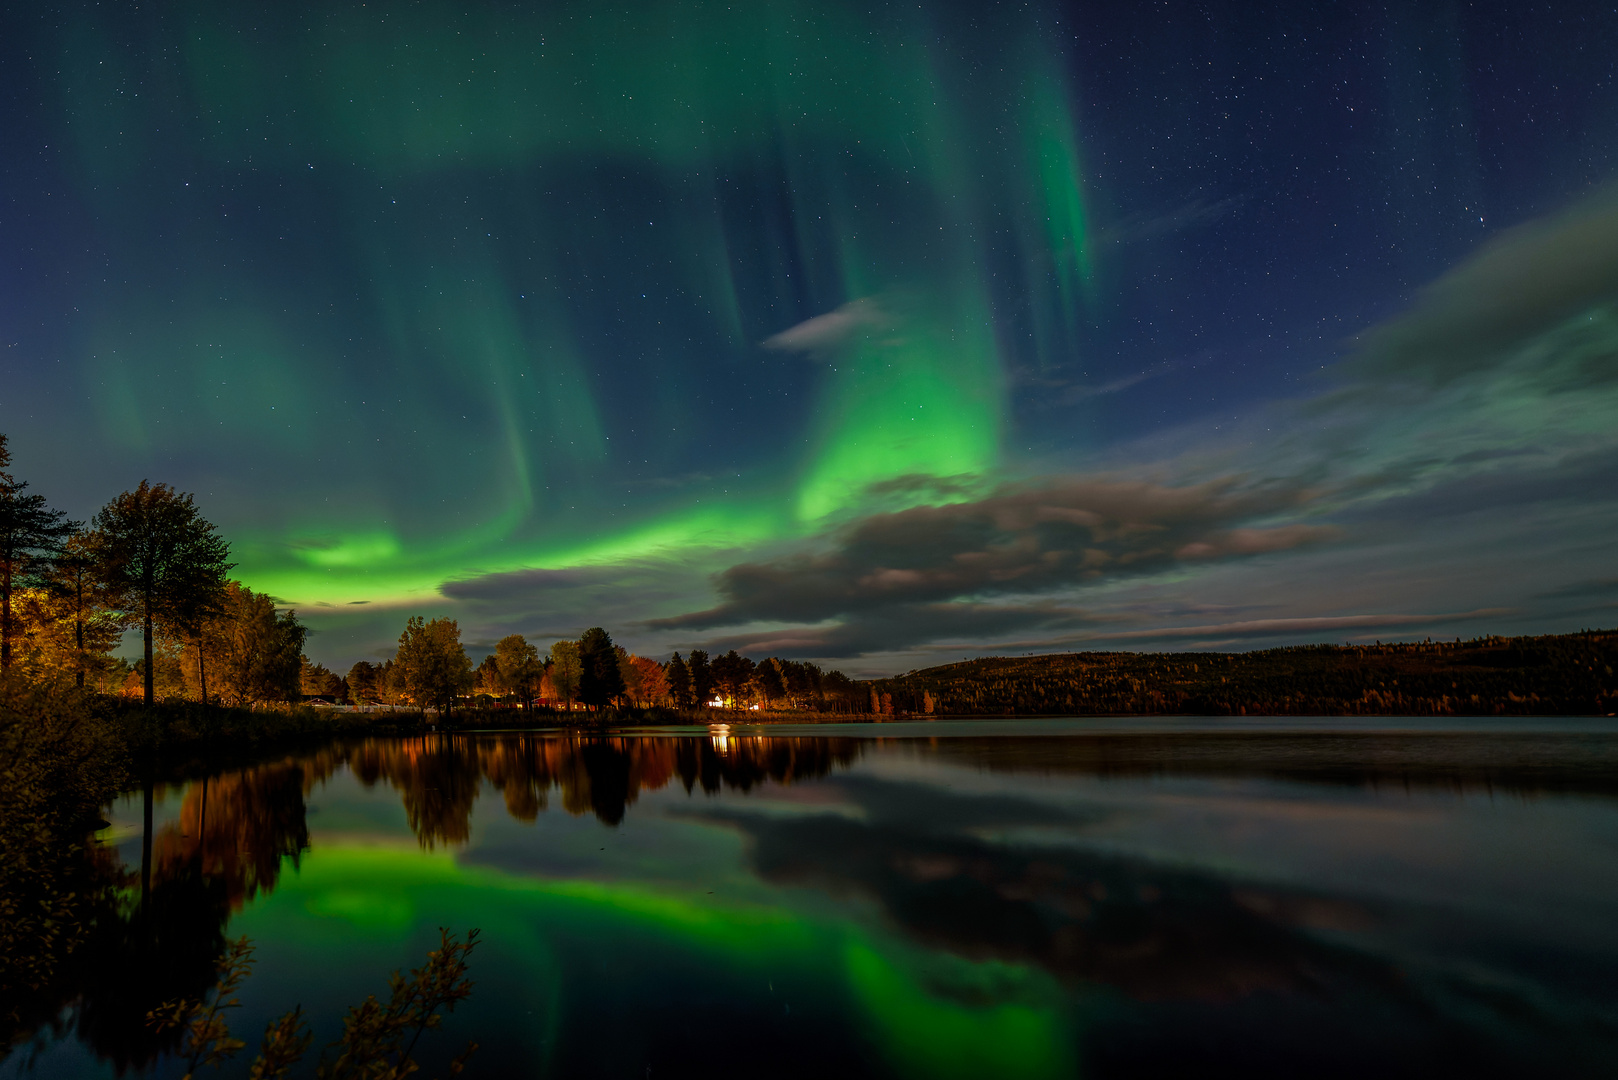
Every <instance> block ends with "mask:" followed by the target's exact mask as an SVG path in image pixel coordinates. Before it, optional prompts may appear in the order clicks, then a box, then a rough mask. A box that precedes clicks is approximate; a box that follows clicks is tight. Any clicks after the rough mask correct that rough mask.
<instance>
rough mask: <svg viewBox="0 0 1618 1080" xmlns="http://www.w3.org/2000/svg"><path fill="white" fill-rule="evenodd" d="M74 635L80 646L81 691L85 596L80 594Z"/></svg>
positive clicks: (81, 686)
mask: <svg viewBox="0 0 1618 1080" xmlns="http://www.w3.org/2000/svg"><path fill="white" fill-rule="evenodd" d="M73 634H74V637H75V639H76V640H77V642H78V646H79V675H78V680H79V689H80V690H83V689H84V594H83V592H82V591H81V592H80V594H79V608H78V611H77V612H76V613H75V616H74V619H73Z"/></svg>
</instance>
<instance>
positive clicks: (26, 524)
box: [0, 435, 77, 670]
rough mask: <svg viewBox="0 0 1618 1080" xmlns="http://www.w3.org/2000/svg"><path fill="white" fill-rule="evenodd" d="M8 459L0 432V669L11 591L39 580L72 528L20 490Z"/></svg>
mask: <svg viewBox="0 0 1618 1080" xmlns="http://www.w3.org/2000/svg"><path fill="white" fill-rule="evenodd" d="M10 464H11V451H10V449H8V448H7V446H6V437H5V436H4V435H0V670H9V669H10V667H11V638H12V635H13V634H14V633H15V629H16V624H15V621H14V619H13V617H12V611H11V599H12V595H13V593H14V592H16V591H17V590H19V589H24V588H29V587H33V586H37V585H43V584H45V582H46V579H47V577H48V576H49V574H50V572H51V570H52V568H53V567H54V565H55V560H56V557H57V556H58V555H60V554H61V551H62V545H63V544H65V543H66V542H67V539H68V537H70V536H72V535H73V533H74V531H75V530H76V529H77V525H76V524H75V523H74V522H71V521H68V520H67V516H66V515H65V514H63V513H62V512H61V511H60V510H52V509H51V508H50V507H48V506H46V505H45V496H43V495H28V494H25V492H26V489H27V487H28V482H27V481H26V480H23V481H18V480H15V479H13V478H12V475H11V473H9V472H7V471H6V470H7V468H8V467H9V466H10Z"/></svg>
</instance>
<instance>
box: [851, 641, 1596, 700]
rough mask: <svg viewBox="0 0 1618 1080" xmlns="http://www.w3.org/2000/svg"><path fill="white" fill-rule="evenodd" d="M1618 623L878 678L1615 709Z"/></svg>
mask: <svg viewBox="0 0 1618 1080" xmlns="http://www.w3.org/2000/svg"><path fill="white" fill-rule="evenodd" d="M1615 667H1618V631H1612V630H1601V631H1587V632H1584V633H1578V634H1562V635H1558V636H1547V637H1516V638H1502V637H1486V638H1477V639H1475V640H1472V641H1465V642H1420V643H1413V644H1388V645H1382V644H1377V645H1302V646H1294V647H1291V648H1284V649H1266V650H1264V651H1262V652H1246V653H1189V652H1187V653H1122V652H1094V653H1056V654H1051V655H1046V656H996V657H986V658H984V659H981V660H967V661H963V662H961V663H958V664H946V665H944V666H943V667H935V668H927V669H925V670H922V671H912V672H910V673H908V674H905V675H901V676H898V677H897V678H892V679H879V680H876V681H874V682H872V683H871V684H870V685H871V690H872V694H873V711H883V712H893V713H912V714H926V713H934V714H948V715H957V716H959V715H978V716H982V715H1005V714H1016V715H1024V716H1027V715H1047V716H1051V715H1061V716H1076V715H1119V714H1148V715H1149V714H1173V713H1189V714H1200V715H1216V716H1227V715H1248V716H1264V715H1273V716H1344V715H1348V716H1378V715H1384V716H1393V715H1397V716H1428V715H1448V714H1454V715H1463V716H1465V715H1472V716H1479V715H1482V716H1491V715H1535V714H1537V715H1592V714H1594V715H1603V716H1607V715H1612V714H1613V713H1614V712H1615V711H1618V677H1615V676H1614V675H1613V670H1614V668H1615Z"/></svg>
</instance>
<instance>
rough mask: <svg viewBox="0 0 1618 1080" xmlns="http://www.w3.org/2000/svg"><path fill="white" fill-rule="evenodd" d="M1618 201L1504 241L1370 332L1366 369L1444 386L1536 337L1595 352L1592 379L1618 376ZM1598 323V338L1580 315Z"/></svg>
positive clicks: (1363, 359)
mask: <svg viewBox="0 0 1618 1080" xmlns="http://www.w3.org/2000/svg"><path fill="white" fill-rule="evenodd" d="M1615 299H1618V195H1615V194H1614V193H1613V192H1611V191H1608V192H1604V193H1602V194H1601V195H1599V196H1596V197H1593V198H1591V199H1587V200H1585V201H1583V202H1580V203H1578V204H1576V205H1574V206H1573V207H1571V208H1570V209H1568V210H1566V211H1564V212H1563V213H1561V214H1557V215H1553V216H1550V217H1546V218H1541V219H1538V220H1535V221H1530V222H1528V223H1526V224H1524V225H1519V226H1517V227H1516V228H1514V229H1511V230H1509V231H1507V232H1505V233H1504V234H1502V235H1501V236H1500V237H1499V238H1498V239H1496V240H1495V241H1493V242H1492V243H1490V244H1488V245H1487V246H1486V247H1484V248H1483V250H1482V251H1480V252H1479V253H1478V254H1477V255H1475V256H1473V257H1472V258H1470V259H1468V260H1466V261H1465V262H1463V263H1461V264H1460V265H1459V266H1457V267H1455V268H1454V269H1452V270H1450V271H1449V272H1448V273H1446V274H1444V275H1443V276H1442V277H1440V278H1439V279H1438V280H1437V281H1434V282H1433V283H1432V284H1430V285H1428V286H1427V287H1426V288H1425V289H1423V290H1422V291H1421V294H1420V296H1419V297H1418V298H1417V300H1416V302H1415V304H1414V305H1412V306H1411V308H1410V309H1409V310H1408V311H1406V312H1405V313H1404V314H1402V315H1400V316H1398V317H1397V318H1395V319H1392V320H1390V321H1388V322H1385V323H1383V324H1381V325H1380V326H1377V327H1374V328H1373V329H1371V330H1369V331H1367V332H1366V333H1365V334H1364V335H1363V336H1362V338H1361V347H1360V357H1359V362H1360V364H1361V365H1362V366H1363V368H1364V369H1365V370H1366V371H1367V373H1368V374H1371V375H1373V376H1374V377H1381V378H1386V377H1393V378H1400V379H1418V380H1422V381H1427V382H1431V383H1434V384H1441V383H1445V382H1449V381H1451V380H1453V379H1456V378H1459V377H1461V376H1463V375H1466V374H1468V373H1470V372H1472V371H1474V370H1476V369H1478V368H1480V367H1485V366H1489V365H1491V364H1495V363H1498V362H1499V361H1501V360H1502V359H1504V358H1506V357H1507V356H1508V355H1510V354H1511V353H1512V352H1514V351H1515V350H1517V349H1519V348H1520V347H1522V346H1525V345H1527V344H1528V343H1530V342H1531V341H1532V340H1533V339H1534V338H1536V337H1539V336H1540V335H1544V334H1547V333H1551V332H1553V331H1558V330H1559V331H1561V336H1563V337H1566V338H1568V339H1569V340H1567V341H1566V342H1564V343H1563V344H1564V346H1571V347H1573V348H1574V349H1575V350H1578V349H1580V348H1581V347H1582V348H1583V349H1584V350H1585V351H1586V352H1588V351H1589V349H1590V346H1591V345H1592V344H1594V345H1595V348H1594V351H1593V353H1591V354H1590V355H1588V356H1587V357H1586V359H1587V360H1588V361H1589V363H1590V365H1591V371H1590V372H1589V374H1591V375H1593V376H1595V377H1597V378H1600V379H1602V380H1610V379H1613V378H1618V363H1615V362H1614V360H1615V358H1618V350H1615V349H1614V348H1612V345H1613V344H1615V343H1618V334H1615V333H1614V332H1613V329H1614V325H1613V324H1614V316H1613V312H1612V310H1611V309H1610V308H1608V307H1605V305H1606V304H1607V303H1608V302H1609V301H1613V300H1615ZM1591 309H1600V310H1599V312H1597V313H1596V314H1594V315H1591V316H1589V317H1587V318H1586V319H1584V320H1583V321H1584V322H1585V323H1586V324H1590V323H1591V322H1592V320H1594V322H1597V323H1599V324H1600V325H1599V326H1596V327H1595V329H1596V330H1597V331H1598V333H1596V334H1595V337H1596V338H1597V339H1599V341H1596V342H1592V341H1581V340H1580V339H1581V338H1588V337H1590V334H1589V332H1588V330H1589V327H1588V326H1584V327H1581V325H1580V324H1579V322H1578V321H1576V320H1577V317H1579V316H1581V315H1585V314H1586V313H1589V312H1591Z"/></svg>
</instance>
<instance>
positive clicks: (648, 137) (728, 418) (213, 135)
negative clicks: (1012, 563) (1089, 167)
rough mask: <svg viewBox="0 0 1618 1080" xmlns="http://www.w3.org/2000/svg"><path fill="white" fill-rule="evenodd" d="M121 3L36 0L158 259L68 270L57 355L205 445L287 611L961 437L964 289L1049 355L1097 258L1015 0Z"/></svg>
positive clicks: (1064, 96) (980, 334) (836, 515)
mask: <svg viewBox="0 0 1618 1080" xmlns="http://www.w3.org/2000/svg"><path fill="white" fill-rule="evenodd" d="M113 17H114V16H112V15H110V14H103V15H96V14H90V15H87V16H86V17H85V18H84V19H83V20H78V21H75V22H74V23H73V24H72V25H68V26H66V27H64V28H61V29H60V30H53V31H52V32H51V33H52V35H54V37H53V41H54V46H55V48H56V52H57V55H58V56H59V58H60V63H61V66H62V75H61V78H60V81H59V83H58V84H57V85H56V86H55V92H56V94H57V98H56V105H57V107H58V108H59V109H60V110H61V113H62V115H63V116H64V118H65V119H64V123H65V131H66V133H67V137H68V139H69V140H70V142H71V150H72V160H73V161H75V162H76V168H77V170H78V177H79V180H80V184H81V192H80V194H81V197H82V198H84V199H85V200H86V201H87V202H88V203H89V204H90V206H91V207H92V208H93V209H94V211H95V212H96V213H97V214H98V215H99V216H100V217H102V218H103V219H106V220H109V221H114V220H115V221H119V222H121V223H122V224H120V225H119V226H117V231H116V235H115V236H114V237H113V238H112V240H111V241H109V242H110V243H112V244H113V245H114V246H115V247H116V248H118V249H119V252H120V253H121V254H123V255H129V254H130V253H133V252H138V251H143V250H144V251H156V250H160V251H162V252H164V256H165V257H164V259H162V260H158V261H159V262H164V263H166V264H167V268H166V269H160V270H156V271H154V274H153V277H152V279H151V280H150V281H146V282H133V283H132V282H124V283H121V284H119V285H117V287H114V286H111V285H109V286H107V287H106V289H105V291H104V293H103V294H102V295H100V296H99V297H98V302H97V305H96V307H95V308H94V309H92V310H93V311H94V314H93V315H91V316H90V317H89V323H90V326H89V329H88V330H87V331H86V332H85V335H84V338H83V342H82V348H83V349H84V353H85V356H86V357H87V369H88V371H89V372H90V375H89V377H88V379H87V383H88V385H87V390H88V392H89V394H90V395H91V397H92V398H93V400H94V402H95V407H96V410H97V415H98V416H99V418H100V420H101V422H102V425H103V427H104V429H105V431H106V432H108V433H109V435H108V436H107V437H108V438H109V439H110V440H111V441H112V443H113V445H114V446H115V448H116V449H117V450H118V451H119V452H121V453H122V454H124V455H125V456H126V457H127V458H128V459H130V460H133V461H143V462H151V461H159V460H172V459H174V458H177V457H186V458H191V459H201V460H203V461H205V462H208V463H209V465H208V466H204V467H203V469H202V472H203V474H204V475H210V476H213V477H216V478H217V483H216V484H215V485H213V491H212V492H211V493H209V492H201V493H202V494H211V495H212V498H211V499H209V500H207V501H206V503H205V505H206V506H208V507H210V508H212V507H216V506H217V507H221V508H222V509H221V510H220V511H219V512H218V515H217V516H219V517H220V519H221V523H222V524H223V525H224V526H225V527H226V529H227V532H228V534H229V535H230V536H231V538H232V540H233V542H234V543H235V550H236V557H237V559H238V560H239V570H238V573H239V575H240V576H241V577H242V578H243V580H245V581H246V582H247V583H248V584H249V585H251V586H253V587H255V588H259V589H263V590H266V591H269V592H271V593H272V594H274V595H276V596H278V597H281V598H284V599H285V600H287V601H289V602H293V603H296V604H298V605H300V606H303V607H306V608H307V606H308V605H321V606H338V605H344V604H352V603H361V602H369V603H373V604H381V605H403V604H413V605H420V604H423V603H427V604H431V603H433V602H440V603H442V602H443V599H442V597H441V596H440V594H439V592H438V590H439V587H440V586H441V585H442V584H443V583H444V582H446V581H449V580H456V579H461V578H467V577H474V576H478V575H483V574H490V573H499V572H505V571H513V570H519V569H524V568H563V567H573V566H580V565H589V564H605V563H614V562H619V561H623V560H631V559H648V558H652V559H669V560H680V561H684V562H687V563H691V564H692V565H698V566H700V565H703V564H704V560H707V561H708V562H710V563H711V562H712V561H713V560H714V559H716V558H717V557H718V553H720V552H724V551H726V550H733V549H736V548H740V547H755V546H757V545H761V544H768V543H774V542H781V541H790V540H794V539H798V538H802V537H805V536H808V535H812V534H814V533H817V532H819V531H821V530H823V529H825V528H827V527H828V526H830V525H832V524H835V523H836V522H837V521H840V520H844V519H846V518H847V517H849V516H851V515H855V514H858V513H859V512H861V511H862V510H863V509H868V508H870V507H871V506H872V505H875V502H874V501H873V500H876V499H877V496H875V495H873V494H871V492H872V488H873V485H878V486H880V485H884V484H886V485H887V486H888V488H890V489H893V490H889V491H887V494H885V495H882V496H881V499H882V500H885V501H883V502H882V505H884V506H891V505H893V500H894V499H900V500H901V501H902V500H903V498H904V496H903V495H902V494H898V495H896V494H894V491H895V490H898V489H899V488H900V487H902V485H893V484H892V483H891V482H892V481H896V480H901V479H902V478H915V477H951V478H955V482H956V484H957V485H959V484H960V483H962V482H970V481H971V480H973V479H977V480H982V479H983V478H986V477H990V476H993V475H994V474H995V473H996V471H997V470H998V469H1000V468H1001V467H1002V465H1003V464H1004V463H1005V461H1006V455H1007V449H1006V447H1005V445H1004V443H1005V437H1006V432H1005V428H1006V416H1005V413H1006V387H1005V385H1004V382H1005V375H1004V371H1005V368H1006V364H1007V359H1006V357H1005V356H1003V355H1002V349H1001V347H1000V345H999V344H997V326H996V310H997V309H996V299H997V296H998V295H999V294H998V293H997V292H996V290H997V289H1014V290H1015V291H1016V293H1017V294H1018V296H1020V297H1022V298H1023V301H1022V302H1024V303H1026V304H1027V305H1028V307H1029V309H1030V312H1031V314H1030V325H1032V327H1033V328H1034V337H1035V339H1036V341H1035V348H1036V351H1037V353H1038V355H1039V357H1040V358H1041V359H1042V361H1043V360H1054V358H1057V357H1060V356H1063V355H1066V354H1067V353H1068V352H1069V351H1070V349H1071V343H1072V334H1073V328H1074V326H1075V324H1076V321H1077V320H1079V319H1080V318H1081V317H1082V312H1083V309H1084V305H1085V303H1086V300H1087V297H1088V296H1089V294H1090V291H1091V290H1092V289H1093V288H1094V286H1095V282H1094V280H1093V275H1092V272H1091V267H1090V260H1089V257H1088V253H1087V252H1088V244H1089V237H1088V232H1087V227H1086V212H1085V203H1086V195H1085V192H1084V183H1083V179H1082V176H1081V160H1080V149H1079V146H1080V144H1079V133H1078V127H1077V118H1076V117H1075V116H1074V115H1073V113H1072V110H1071V108H1070V106H1069V105H1068V102H1070V101H1071V99H1072V95H1071V93H1070V92H1069V89H1068V87H1067V85H1066V82H1065V78H1064V75H1063V61H1062V58H1061V56H1059V55H1057V54H1056V53H1055V52H1053V51H1052V49H1051V48H1050V47H1049V46H1047V45H1045V44H1043V42H1044V41H1046V40H1047V38H1048V34H1046V33H1045V32H1044V28H1042V25H1041V23H1040V21H1039V19H1038V17H1037V13H1035V14H1029V15H1025V16H1020V17H1018V18H1021V19H1022V22H1021V23H1018V22H1017V21H1016V18H1013V19H1012V21H1011V22H1010V24H1009V25H1007V26H1005V27H1003V28H1002V31H1003V32H1001V33H1000V34H998V35H997V40H996V41H995V42H993V43H989V42H984V43H981V45H980V48H981V49H982V50H984V55H982V56H977V57H973V58H971V60H970V62H968V60H966V59H962V58H961V57H960V56H959V55H957V54H956V53H955V52H953V51H952V49H954V46H951V47H950V48H946V47H944V46H943V45H941V44H940V32H939V28H938V26H936V25H934V24H933V23H931V22H929V17H927V16H924V15H923V14H921V13H919V12H917V11H914V10H909V11H905V10H901V9H898V8H895V9H892V10H879V11H877V12H876V13H874V14H872V13H866V12H864V11H862V10H856V8H855V7H854V6H853V5H842V4H835V3H832V4H822V3H814V4H811V3H794V2H790V0H788V2H781V3H771V4H765V5H743V6H741V7H739V8H736V7H732V6H730V5H727V4H721V3H705V2H696V3H688V4H669V3H661V2H659V3H643V4H631V5H623V6H618V7H611V8H609V7H604V6H602V5H599V4H595V3H590V4H584V3H579V4H571V5H552V6H550V7H549V8H548V9H547V10H546V11H545V12H543V13H540V12H535V11H532V10H528V9H525V8H509V9H503V8H485V9H482V10H481V11H479V12H474V13H471V14H467V13H463V12H461V11H459V10H456V9H454V8H451V7H450V6H448V5H443V4H420V5H412V6H409V7H407V8H400V9H398V10H388V9H386V8H383V9H378V8H376V7H372V6H345V7H339V8H331V9H328V8H326V7H324V6H310V7H307V8H303V9H298V8H296V7H293V6H287V7H285V8H281V7H265V8H262V9H258V10H254V9H251V8H249V7H247V6H245V5H231V6H229V7H222V6H219V5H204V4H195V5H192V6H189V7H182V8H177V9H175V10H174V12H171V13H170V15H169V16H168V17H166V18H164V19H161V20H155V21H154V22H153V23H152V24H151V26H150V28H149V35H148V41H149V45H148V49H147V54H146V55H145V56H141V55H139V54H138V53H132V52H131V50H127V49H120V48H117V47H115V44H114V41H115V38H116V36H117V34H116V33H115V29H116V28H115V27H113V26H112V24H111V23H110V22H107V21H106V20H109V19H112V18H113ZM173 57H178V58H179V61H180V62H179V63H177V64H176V63H174V62H173V60H172V59H169V60H167V62H160V60H161V58H173ZM199 189H207V190H208V191H209V192H217V193H218V195H217V197H215V195H213V194H210V195H208V196H207V199H206V205H205V204H204V197H203V196H202V195H201V194H199V193H198V190H199ZM1008 278H1010V279H1014V280H1007V279H1008ZM829 313H842V315H843V317H842V318H841V319H838V318H837V317H836V315H835V314H832V315H831V319H832V321H831V322H830V323H828V324H826V325H825V326H823V327H822V329H821V330H820V331H817V332H816V333H815V335H813V340H807V339H806V340H805V342H804V343H803V344H802V345H801V347H790V346H789V345H788V344H783V345H782V346H779V347H767V346H766V345H765V344H764V342H766V341H767V340H770V339H773V338H774V336H775V335H778V334H782V333H783V332H784V331H788V330H789V329H790V328H791V327H793V326H796V325H804V327H805V330H804V333H805V334H806V335H807V334H808V333H809V330H810V329H811V328H812V327H813V326H814V325H815V324H813V323H809V322H807V320H811V319H813V318H814V317H815V316H826V315H828V314H829ZM788 336H789V337H790V335H788ZM210 468H211V471H210ZM244 476H246V477H247V480H246V481H245V483H247V484H250V485H251V486H252V487H253V488H254V490H252V491H251V492H248V491H243V490H241V489H242V487H243V484H244V479H243V477H244ZM923 486H924V485H923ZM916 490H921V488H917V489H916ZM911 498H912V499H916V498H920V496H912V497H911Z"/></svg>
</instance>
